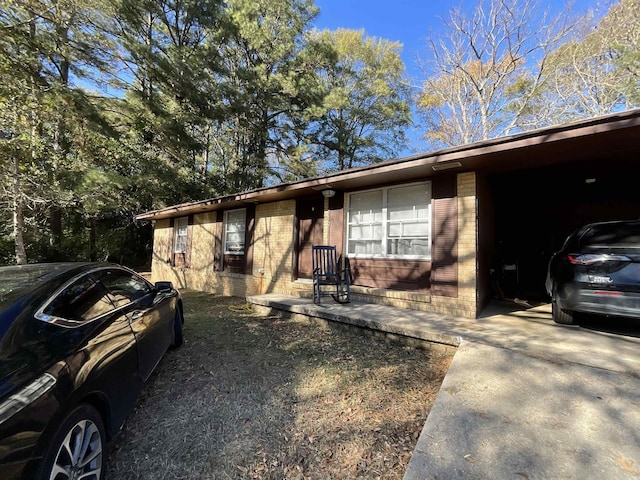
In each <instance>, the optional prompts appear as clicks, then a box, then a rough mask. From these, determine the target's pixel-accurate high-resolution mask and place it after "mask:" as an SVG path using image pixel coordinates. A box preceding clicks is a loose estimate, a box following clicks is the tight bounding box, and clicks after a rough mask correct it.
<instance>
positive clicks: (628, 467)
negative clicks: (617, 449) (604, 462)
mask: <svg viewBox="0 0 640 480" xmlns="http://www.w3.org/2000/svg"><path fill="white" fill-rule="evenodd" d="M613 458H614V459H615V461H616V462H618V465H620V468H622V469H623V470H624V471H625V472H627V473H629V474H631V475H634V476H636V477H637V476H638V475H640V472H638V471H637V470H636V469H635V468H633V460H628V459H626V458H623V457H621V456H619V455H616V454H614V455H613Z"/></svg>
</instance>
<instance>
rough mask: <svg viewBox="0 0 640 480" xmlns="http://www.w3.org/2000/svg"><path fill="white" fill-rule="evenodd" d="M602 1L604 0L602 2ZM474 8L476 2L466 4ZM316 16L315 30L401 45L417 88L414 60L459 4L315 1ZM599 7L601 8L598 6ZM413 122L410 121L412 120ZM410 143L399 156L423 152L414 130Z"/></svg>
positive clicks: (588, 2)
mask: <svg viewBox="0 0 640 480" xmlns="http://www.w3.org/2000/svg"><path fill="white" fill-rule="evenodd" d="M605 1H606V0H605ZM466 3H467V4H469V5H471V6H472V7H471V8H473V7H475V5H476V3H477V2H468V1H467V2H466ZM315 4H316V5H317V6H318V7H319V8H320V15H319V16H318V18H316V20H315V22H314V25H315V26H316V27H317V28H318V29H321V30H322V29H329V30H335V29H337V28H349V29H353V30H360V29H364V30H365V32H366V34H367V35H369V36H374V37H380V38H385V39H387V40H392V41H398V42H400V43H402V44H403V50H402V59H403V61H404V63H405V66H406V68H407V74H408V76H409V78H410V80H411V84H412V85H414V86H416V88H417V87H419V85H420V76H421V73H420V69H419V67H418V61H417V60H418V57H419V56H421V57H422V58H424V57H425V56H426V53H427V48H426V38H427V37H428V36H429V35H432V34H437V33H438V32H441V31H442V27H441V25H442V19H443V18H444V19H446V18H448V17H449V11H450V10H451V9H452V8H454V7H457V6H459V5H460V4H461V2H460V1H455V2H447V1H440V2H438V1H435V0H315ZM601 4H602V2H598V1H597V0H576V1H574V2H572V10H573V11H574V12H575V13H578V12H584V11H586V10H587V9H590V8H596V7H598V5H601ZM539 6H540V7H541V8H542V9H546V8H551V9H554V10H557V11H558V12H561V11H564V10H565V7H566V2H563V1H546V2H545V1H544V0H540V1H539ZM600 8H602V7H600ZM415 120H417V119H414V121H415ZM408 137H409V141H410V144H409V145H408V146H407V148H406V149H405V150H404V151H403V152H401V156H404V155H410V154H413V153H416V152H420V151H424V150H425V148H426V147H425V146H424V145H423V144H422V142H421V140H420V132H419V131H418V129H412V130H411V131H409V132H408Z"/></svg>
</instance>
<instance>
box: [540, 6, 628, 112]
mask: <svg viewBox="0 0 640 480" xmlns="http://www.w3.org/2000/svg"><path fill="white" fill-rule="evenodd" d="M639 45H640V2H639V1H638V0H621V1H620V2H619V3H617V4H615V5H613V6H612V7H611V8H610V10H609V11H608V12H607V14H606V15H605V16H604V17H603V18H601V19H600V20H599V21H597V23H596V21H595V20H593V19H591V18H589V17H587V18H586V19H585V22H584V26H583V28H582V29H581V31H580V35H577V36H576V38H574V39H572V40H571V41H568V42H566V43H565V44H563V45H562V46H560V47H559V48H558V49H557V50H556V51H555V52H553V54H552V55H550V57H549V62H548V64H549V67H550V68H548V69H547V72H546V75H545V77H544V84H545V90H544V95H543V96H542V97H541V98H540V100H539V103H540V104H544V106H545V108H538V109H536V110H535V111H536V115H537V116H538V118H539V121H540V122H541V123H542V124H557V123H563V122H567V121H571V120H575V119H580V118H590V117H594V116H599V115H604V114H607V113H611V112H614V111H619V110H626V109H629V108H633V107H636V106H638V105H640V50H639V47H638V46H639Z"/></svg>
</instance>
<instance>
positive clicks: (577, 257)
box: [565, 253, 631, 265]
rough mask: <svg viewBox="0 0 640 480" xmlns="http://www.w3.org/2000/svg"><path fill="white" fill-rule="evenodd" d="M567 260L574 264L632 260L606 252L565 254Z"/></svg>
mask: <svg viewBox="0 0 640 480" xmlns="http://www.w3.org/2000/svg"><path fill="white" fill-rule="evenodd" d="M565 260H567V261H568V262H569V263H571V264H573V265H593V264H594V263H600V262H630V261H631V259H630V258H629V257H625V256H624V255H608V254H606V253H604V254H593V253H585V254H572V253H569V254H567V255H566V256H565Z"/></svg>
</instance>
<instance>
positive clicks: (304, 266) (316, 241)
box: [296, 195, 324, 278]
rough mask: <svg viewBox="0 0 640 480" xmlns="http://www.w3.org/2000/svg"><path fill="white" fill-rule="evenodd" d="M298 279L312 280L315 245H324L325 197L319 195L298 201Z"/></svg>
mask: <svg viewBox="0 0 640 480" xmlns="http://www.w3.org/2000/svg"><path fill="white" fill-rule="evenodd" d="M296 216H297V218H298V278H311V255H312V248H311V247H312V246H313V245H322V224H323V219H324V197H323V196H322V195H317V196H313V197H305V198H301V199H298V201H297V203H296Z"/></svg>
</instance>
